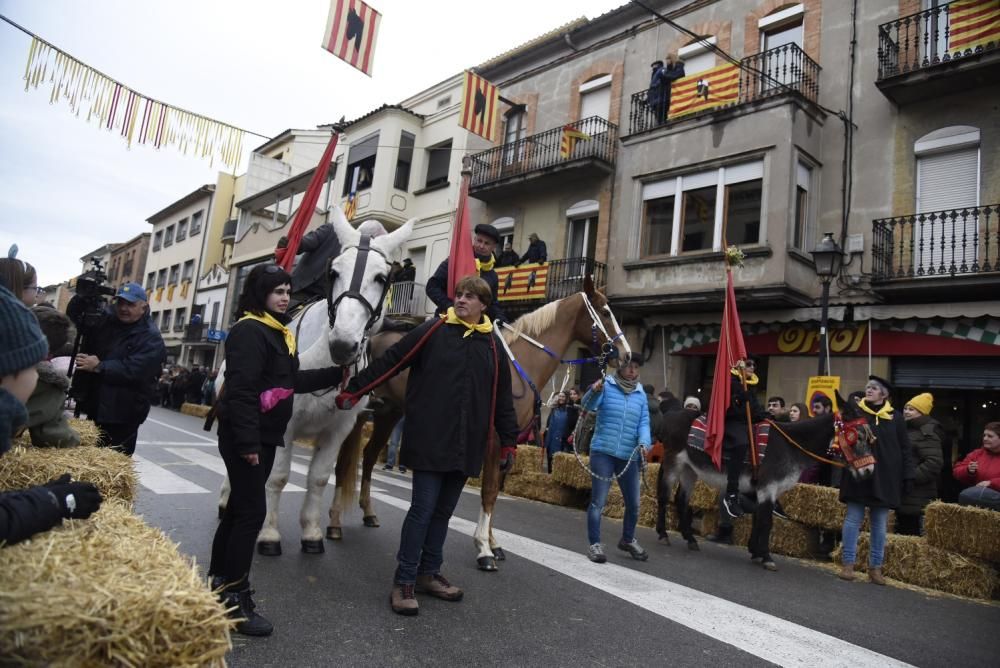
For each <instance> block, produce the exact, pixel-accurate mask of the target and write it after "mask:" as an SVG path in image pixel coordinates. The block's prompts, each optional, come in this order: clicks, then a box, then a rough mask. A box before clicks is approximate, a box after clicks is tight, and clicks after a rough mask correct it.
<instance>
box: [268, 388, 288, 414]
mask: <svg viewBox="0 0 1000 668" xmlns="http://www.w3.org/2000/svg"><path fill="white" fill-rule="evenodd" d="M293 394H295V391H294V390H292V389H290V388H287V387H272V388H271V389H270V390H264V391H263V392H261V393H260V412H261V413H267V412H268V411H269V410H271V409H272V408H274V407H275V406H277V405H278V403H279V402H280V401H282V400H283V399H287V398H288V397H290V396H292V395H293Z"/></svg>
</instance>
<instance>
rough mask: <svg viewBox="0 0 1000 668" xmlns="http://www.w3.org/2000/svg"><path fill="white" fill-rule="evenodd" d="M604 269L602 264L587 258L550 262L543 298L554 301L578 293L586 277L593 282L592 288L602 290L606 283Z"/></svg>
mask: <svg viewBox="0 0 1000 668" xmlns="http://www.w3.org/2000/svg"><path fill="white" fill-rule="evenodd" d="M606 269H607V268H606V267H605V265H604V263H603V262H598V261H596V260H594V259H591V258H589V257H571V258H566V259H565V260H550V261H549V273H548V277H547V278H546V290H545V293H546V294H545V296H546V298H547V299H548V301H555V300H557V299H562V298H563V297H568V296H570V295H571V294H573V293H576V292H580V291H581V290H583V282H584V279H585V278H586V277H587V276H590V277H591V279H592V280H593V282H594V287H596V288H603V287H604V286H605V284H606V281H607V277H606Z"/></svg>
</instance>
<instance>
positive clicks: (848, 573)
mask: <svg viewBox="0 0 1000 668" xmlns="http://www.w3.org/2000/svg"><path fill="white" fill-rule="evenodd" d="M837 577H838V578H840V579H841V580H847V581H848V582H852V581H853V580H854V564H844V565H843V566H841V567H840V572H839V573H837Z"/></svg>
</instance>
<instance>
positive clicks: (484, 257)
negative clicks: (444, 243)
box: [427, 223, 507, 322]
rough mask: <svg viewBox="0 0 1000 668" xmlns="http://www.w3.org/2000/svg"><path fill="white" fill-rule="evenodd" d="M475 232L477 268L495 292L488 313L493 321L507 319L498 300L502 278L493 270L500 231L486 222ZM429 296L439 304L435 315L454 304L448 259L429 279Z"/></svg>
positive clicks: (473, 245)
mask: <svg viewBox="0 0 1000 668" xmlns="http://www.w3.org/2000/svg"><path fill="white" fill-rule="evenodd" d="M475 232H476V235H475V238H474V239H473V241H472V251H473V253H475V255H476V269H477V270H478V271H479V278H481V279H483V280H484V281H486V284H487V285H489V286H490V292H492V293H493V299H492V301H491V302H490V305H489V307H488V308H487V310H486V315H488V316H489V317H490V320H492V321H493V322H498V321H504V320H507V317H506V316H505V315H504V312H503V309H501V308H500V302H499V301H498V299H499V286H500V279H498V278H497V273H496V272H495V271H493V265H494V263H495V260H496V259H495V258H494V257H493V251H494V250H496V247H497V244H498V243H500V233H499V232H497V229H496V228H495V227H493V226H492V225H488V224H486V223H480V224H479V225H476V229H475ZM427 296H428V297H430V298H431V301H432V302H434V304H435V306H437V311H436V312H435V315H441V314H442V313H445V312H447V310H448V307H449V306H452V305H453V304H452V300H451V298H449V297H448V260H447V259H445V260H444V261H443V262H442V263H441V264H440V265H438V268H437V271H435V272H434V275H433V276H431V277H430V279H429V280H428V281H427Z"/></svg>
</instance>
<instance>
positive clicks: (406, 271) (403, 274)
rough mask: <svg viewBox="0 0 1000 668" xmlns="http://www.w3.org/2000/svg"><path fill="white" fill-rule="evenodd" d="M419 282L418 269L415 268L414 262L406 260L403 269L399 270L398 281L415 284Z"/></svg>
mask: <svg viewBox="0 0 1000 668" xmlns="http://www.w3.org/2000/svg"><path fill="white" fill-rule="evenodd" d="M415 280H417V268H416V267H414V266H413V260H411V259H410V258H405V259H404V260H403V268H402V269H400V270H399V273H398V274H396V281H397V282H399V283H403V282H406V281H410V282H413V281H415Z"/></svg>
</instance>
